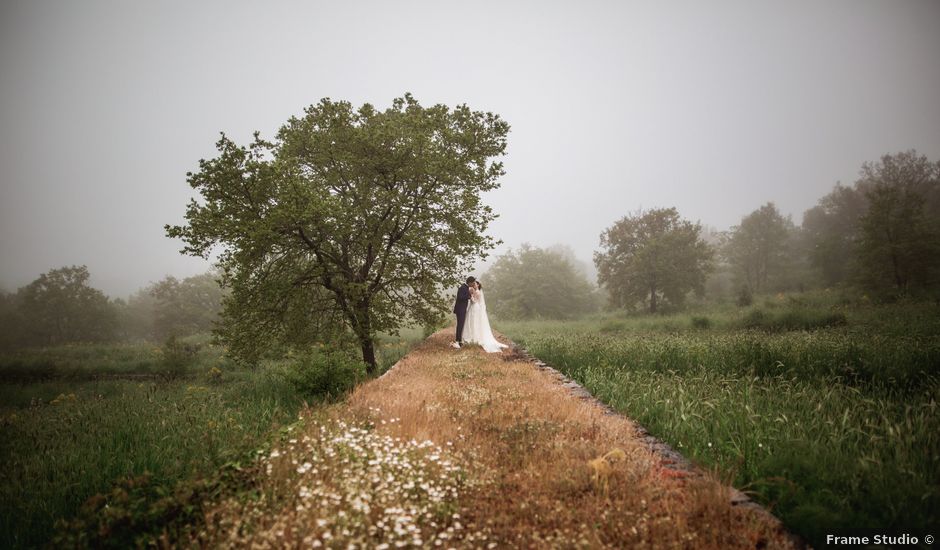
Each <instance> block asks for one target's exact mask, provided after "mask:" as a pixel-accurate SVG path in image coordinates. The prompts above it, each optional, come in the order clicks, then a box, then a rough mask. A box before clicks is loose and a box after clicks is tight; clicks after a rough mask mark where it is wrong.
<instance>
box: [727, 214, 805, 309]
mask: <svg viewBox="0 0 940 550" xmlns="http://www.w3.org/2000/svg"><path fill="white" fill-rule="evenodd" d="M794 232H795V226H794V225H793V222H792V221H791V220H790V219H789V218H784V217H783V216H782V215H781V214H780V212H779V211H778V210H777V207H776V206H775V205H774V203H772V202H768V203H767V204H765V205H763V206H761V207H760V208H758V209H757V210H755V211H753V212H751V213H750V214H748V215H747V216H745V217H744V218H743V219H742V220H741V223H740V224H739V225H736V226H734V227H732V228H731V231H730V233H729V237H728V240H727V243H726V244H725V246H724V247H723V250H722V251H723V254H724V255H725V258H726V259H727V261H728V263H729V264H730V265H731V267H732V269H733V271H734V273H735V275H736V276H737V278H738V280H739V281H740V282H741V283H742V284H743V285H745V286H746V287H747V289H748V290H749V291H750V292H755V293H759V292H764V291H766V290H768V283H772V282H773V280H774V279H780V278H782V276H783V275H784V272H785V271H786V270H787V269H789V267H790V265H789V264H790V261H791V259H790V254H789V252H790V250H789V248H790V239H791V237H792V236H793V235H794Z"/></svg>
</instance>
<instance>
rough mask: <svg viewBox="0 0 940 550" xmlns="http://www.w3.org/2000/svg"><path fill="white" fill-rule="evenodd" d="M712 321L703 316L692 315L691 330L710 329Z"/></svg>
mask: <svg viewBox="0 0 940 550" xmlns="http://www.w3.org/2000/svg"><path fill="white" fill-rule="evenodd" d="M711 326H712V320H711V319H709V318H708V317H705V316H699V315H693V316H692V328H697V329H707V328H711Z"/></svg>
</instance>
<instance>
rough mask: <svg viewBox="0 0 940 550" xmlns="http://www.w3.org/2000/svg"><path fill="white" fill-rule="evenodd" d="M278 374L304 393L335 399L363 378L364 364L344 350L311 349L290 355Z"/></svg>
mask: <svg viewBox="0 0 940 550" xmlns="http://www.w3.org/2000/svg"><path fill="white" fill-rule="evenodd" d="M282 373H283V375H284V377H285V378H286V379H287V381H288V382H289V383H290V384H291V385H293V386H294V388H295V389H296V390H297V391H298V392H299V393H301V394H302V395H304V396H307V397H324V396H325V397H333V398H335V397H339V396H341V395H343V394H345V393H346V392H348V391H349V390H351V389H352V388H353V387H355V386H356V384H357V383H359V381H360V380H362V379H363V378H365V375H366V364H365V363H364V362H363V361H362V360H360V359H357V358H355V357H354V356H352V355H351V354H349V353H347V352H344V351H340V350H334V349H330V348H313V349H311V350H309V351H307V352H304V353H301V354H299V355H297V356H294V357H293V358H292V360H291V361H290V362H289V363H288V364H287V365H286V368H285V369H283V370H282Z"/></svg>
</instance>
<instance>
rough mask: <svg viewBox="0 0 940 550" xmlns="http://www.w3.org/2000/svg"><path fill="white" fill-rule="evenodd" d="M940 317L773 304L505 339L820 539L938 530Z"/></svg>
mask: <svg viewBox="0 0 940 550" xmlns="http://www.w3.org/2000/svg"><path fill="white" fill-rule="evenodd" d="M768 304H769V305H768ZM755 311H758V312H759V313H757V314H755V313H754V312H755ZM938 313H940V312H938V310H937V308H936V306H931V305H923V304H906V305H905V304H895V305H889V306H874V305H871V304H868V303H866V302H865V300H862V301H860V302H856V303H844V302H840V301H835V300H830V301H828V302H827V301H826V299H825V297H824V296H823V297H819V296H810V297H804V298H802V299H801V298H800V297H792V298H791V297H770V298H768V299H767V300H765V301H764V302H763V303H760V304H759V305H758V306H756V307H750V308H735V307H731V306H724V307H718V308H713V309H711V310H702V311H697V312H695V313H691V314H683V315H671V316H655V317H650V316H603V317H595V318H592V319H586V320H581V321H578V322H572V323H559V322H526V323H498V327H499V329H500V330H501V331H503V332H504V333H506V334H507V335H508V336H510V337H511V338H513V339H514V340H516V341H517V342H519V343H521V344H524V345H525V346H526V347H528V349H529V350H530V351H531V352H533V353H534V354H536V355H537V356H539V357H540V358H542V359H543V360H545V361H547V362H548V363H550V364H552V365H553V366H555V367H556V368H559V369H560V370H562V371H564V372H565V373H566V374H568V375H569V376H571V377H573V378H575V379H577V380H578V381H579V382H581V383H582V384H584V385H585V386H586V387H587V388H588V389H589V390H590V391H591V392H592V393H593V394H594V395H595V396H597V397H598V398H600V399H601V400H603V401H605V402H607V403H609V404H610V405H612V406H614V407H615V408H617V409H618V410H620V411H623V412H624V413H625V414H627V415H628V416H630V417H632V418H635V419H636V420H637V421H639V422H640V423H641V424H643V425H644V426H646V427H647V428H648V429H649V430H650V431H651V432H652V433H653V434H655V435H656V436H658V437H660V438H662V439H663V440H665V441H667V442H668V443H670V444H671V445H673V446H674V447H676V448H678V449H679V450H680V451H682V452H683V453H684V454H686V455H687V456H689V457H690V458H692V459H694V460H696V461H697V462H698V463H700V464H702V465H704V466H706V467H714V468H717V469H718V470H720V471H721V472H722V473H723V474H724V475H725V476H727V477H728V478H730V479H732V480H733V482H734V484H735V485H736V486H737V487H739V488H742V489H745V490H747V491H750V492H752V493H753V494H754V496H755V498H756V499H757V500H758V501H760V502H762V503H764V504H765V505H768V506H769V507H771V508H772V509H773V511H774V512H775V513H776V514H777V515H778V516H779V517H781V518H782V519H783V520H784V522H785V523H787V524H788V525H789V526H790V527H791V528H792V529H794V530H795V531H797V532H799V533H801V534H803V535H804V536H806V537H808V538H809V539H811V540H812V541H815V542H819V540H820V536H822V535H824V533H826V532H833V530H834V529H845V528H855V527H877V528H881V529H887V530H901V529H911V530H914V531H923V530H924V529H925V528H926V527H928V526H930V525H933V524H935V523H936V522H937V520H938V518H937V517H936V510H938V509H940V492H938V487H940V436H938V435H937V434H940V419H938V414H937V413H938V411H937V401H938V397H940V396H938V393H940V392H938V390H940V379H938V376H940V331H938V330H937V329H938V326H937V323H938V321H937V319H940V315H938ZM703 319H704V320H703ZM755 319H761V322H760V323H755V322H754V321H755ZM833 319H835V320H836V321H835V322H832V320H833ZM807 327H810V330H806V328H807ZM898 532H900V531H898ZM923 532H926V531H923Z"/></svg>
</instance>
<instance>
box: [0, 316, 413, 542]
mask: <svg viewBox="0 0 940 550" xmlns="http://www.w3.org/2000/svg"><path fill="white" fill-rule="evenodd" d="M420 338H421V333H420V331H403V334H402V336H401V337H391V336H383V337H382V338H381V339H380V343H379V346H378V349H379V352H380V355H381V367H382V368H381V370H384V369H386V368H387V367H389V366H390V365H392V364H394V362H395V361H397V360H398V359H399V358H400V357H402V356H403V355H404V354H405V353H406V352H407V350H408V349H409V347H410V346H411V344H412V343H413V342H414V341H416V340H418V339H420ZM223 351H224V350H223V349H221V348H219V347H217V346H213V345H212V344H210V343H209V342H208V339H207V338H205V337H193V338H187V339H184V340H181V341H180V342H179V343H178V345H176V346H165V345H164V346H156V345H154V344H149V343H140V344H109V345H95V344H75V345H64V346H58V347H53V348H41V349H31V350H26V351H21V352H17V353H13V354H8V355H4V356H2V357H0V461H2V462H3V464H4V467H3V468H2V469H0V547H3V548H10V547H33V546H38V545H43V544H47V543H48V542H49V541H50V540H51V537H52V536H53V533H54V532H55V523H56V521H57V520H68V519H70V518H73V517H75V516H76V515H77V514H79V512H80V510H81V508H82V505H83V503H85V502H86V501H88V500H89V499H90V498H92V497H95V495H101V494H111V493H112V491H114V490H117V491H119V492H120V491H121V490H122V489H121V488H126V486H127V485H128V482H129V480H131V483H133V480H134V479H138V478H140V476H144V475H145V474H146V477H147V480H148V481H147V484H148V490H149V491H150V493H149V494H150V496H149V497H148V499H149V500H150V501H153V500H155V498H156V497H159V496H160V495H170V494H172V493H173V491H174V487H175V486H176V485H177V484H183V483H186V482H190V481H193V480H198V479H203V478H213V477H217V474H218V471H219V470H220V468H221V469H224V468H225V467H226V466H235V467H236V468H237V467H238V464H239V463H240V462H242V461H245V460H246V459H247V458H248V457H250V456H251V454H252V452H253V451H254V450H255V449H257V448H258V447H260V446H262V445H263V443H264V441H266V439H267V438H268V437H270V435H271V434H272V433H276V432H277V430H278V428H280V427H283V426H285V425H287V424H290V423H291V422H293V421H294V420H295V419H296V416H297V413H298V412H299V410H300V408H301V407H302V406H303V404H304V402H307V403H308V404H310V405H312V406H316V405H317V403H319V402H321V401H322V399H324V398H326V397H328V396H322V395H310V394H309V393H307V394H305V393H304V392H302V391H299V389H298V387H297V386H296V385H294V384H292V383H291V382H290V380H289V379H288V378H286V377H285V376H283V371H284V368H285V367H286V366H288V365H289V363H290V362H289V361H288V360H280V361H273V360H272V361H266V362H263V363H262V364H259V365H257V366H255V367H252V368H247V367H240V366H238V365H236V364H235V363H233V362H231V361H229V360H227V359H226V358H225V357H224V354H223ZM116 488H117V489H116ZM112 496H113V495H112ZM150 504H152V502H151V503H150ZM148 505H149V504H148ZM125 512H126V513H128V514H129V516H133V515H134V514H135V513H138V512H134V511H128V510H122V511H121V513H125ZM138 519H139V518H138ZM110 521H111V523H112V524H120V523H121V521H125V522H126V523H128V524H130V523H129V522H133V521H137V520H136V519H134V518H133V517H128V518H123V520H122V518H117V520H115V518H111V520H110ZM131 531H134V532H135V534H136V535H147V534H148V533H147V532H146V531H145V530H143V529H142V528H139V526H137V527H135V528H134V529H132V530H131ZM158 532H159V531H158ZM120 540H121V539H117V538H116V539H115V544H118V543H119V541H120Z"/></svg>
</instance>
